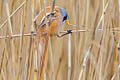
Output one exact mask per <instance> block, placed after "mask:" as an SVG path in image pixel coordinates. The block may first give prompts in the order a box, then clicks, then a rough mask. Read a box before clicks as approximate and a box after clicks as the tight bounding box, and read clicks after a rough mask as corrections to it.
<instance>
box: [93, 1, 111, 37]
mask: <svg viewBox="0 0 120 80" xmlns="http://www.w3.org/2000/svg"><path fill="white" fill-rule="evenodd" d="M110 2H111V0H109V1H108V2H107V3H106V5H105V8H104V10H103V12H102V15H101V17H100V20H99V22H98V24H97V27H96V31H95V35H96V34H97V31H98V29H99V28H100V24H101V22H102V21H103V19H104V14H105V12H106V10H107V8H108V7H109V4H110Z"/></svg>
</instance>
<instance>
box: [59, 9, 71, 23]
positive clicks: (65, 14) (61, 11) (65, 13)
mask: <svg viewBox="0 0 120 80" xmlns="http://www.w3.org/2000/svg"><path fill="white" fill-rule="evenodd" d="M59 9H60V13H61V18H62V23H65V21H66V20H68V19H69V16H68V13H67V11H66V10H65V9H64V8H61V7H59Z"/></svg>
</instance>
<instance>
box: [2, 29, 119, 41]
mask: <svg viewBox="0 0 120 80" xmlns="http://www.w3.org/2000/svg"><path fill="white" fill-rule="evenodd" d="M98 31H110V32H115V33H118V34H119V31H120V30H119V29H118V28H113V29H112V30H110V29H104V30H103V29H98ZM71 32H72V33H79V32H94V30H93V29H89V30H84V29H83V30H82V29H81V30H72V31H71ZM60 33H67V30H66V31H61V32H60ZM36 35H37V33H36V32H32V33H27V34H23V35H22V36H23V37H24V36H26V37H27V36H36ZM53 36H54V35H53ZM55 36H56V35H55ZM17 37H21V34H14V35H11V36H0V39H7V38H17Z"/></svg>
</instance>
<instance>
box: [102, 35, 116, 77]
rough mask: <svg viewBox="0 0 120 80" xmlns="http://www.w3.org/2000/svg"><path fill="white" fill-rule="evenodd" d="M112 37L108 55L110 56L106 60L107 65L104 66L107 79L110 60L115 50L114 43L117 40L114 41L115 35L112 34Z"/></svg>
mask: <svg viewBox="0 0 120 80" xmlns="http://www.w3.org/2000/svg"><path fill="white" fill-rule="evenodd" d="M111 37H112V42H111V47H110V50H109V53H108V54H109V55H108V58H107V61H106V66H105V67H104V68H105V70H106V71H105V72H104V79H106V75H107V68H108V67H109V62H110V59H111V57H112V52H113V49H114V44H115V41H114V36H113V35H111Z"/></svg>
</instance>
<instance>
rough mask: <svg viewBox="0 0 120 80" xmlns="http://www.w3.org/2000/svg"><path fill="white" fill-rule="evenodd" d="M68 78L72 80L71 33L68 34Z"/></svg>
mask: <svg viewBox="0 0 120 80" xmlns="http://www.w3.org/2000/svg"><path fill="white" fill-rule="evenodd" d="M68 80H71V34H68Z"/></svg>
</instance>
